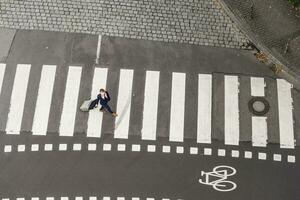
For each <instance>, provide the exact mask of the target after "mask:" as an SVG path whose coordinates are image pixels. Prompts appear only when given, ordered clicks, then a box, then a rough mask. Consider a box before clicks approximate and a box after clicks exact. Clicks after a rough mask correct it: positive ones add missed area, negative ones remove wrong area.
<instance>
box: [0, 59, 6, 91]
mask: <svg viewBox="0 0 300 200" xmlns="http://www.w3.org/2000/svg"><path fill="white" fill-rule="evenodd" d="M5 68H6V64H4V63H0V94H1V90H2V83H3V78H4V74H5Z"/></svg>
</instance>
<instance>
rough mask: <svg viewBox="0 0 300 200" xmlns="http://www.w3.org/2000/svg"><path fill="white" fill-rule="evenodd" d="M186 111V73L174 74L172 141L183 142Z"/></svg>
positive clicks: (171, 120) (171, 118)
mask: <svg viewBox="0 0 300 200" xmlns="http://www.w3.org/2000/svg"><path fill="white" fill-rule="evenodd" d="M184 109H185V73H175V72H174V73H173V74H172V96H171V116H170V135H169V136H170V138H169V140H170V141H174V142H183V138H184V133H183V131H184Z"/></svg>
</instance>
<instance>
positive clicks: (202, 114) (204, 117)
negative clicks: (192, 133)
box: [197, 74, 212, 143]
mask: <svg viewBox="0 0 300 200" xmlns="http://www.w3.org/2000/svg"><path fill="white" fill-rule="evenodd" d="M211 101H212V76H211V75H210V74H199V75H198V126H197V142H198V143H211V109H212V105H211Z"/></svg>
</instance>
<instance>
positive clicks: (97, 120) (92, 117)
mask: <svg viewBox="0 0 300 200" xmlns="http://www.w3.org/2000/svg"><path fill="white" fill-rule="evenodd" d="M107 71H108V70H107V68H95V71H94V78H93V85H92V91H91V99H92V100H93V99H96V98H97V95H98V94H99V91H100V88H103V89H105V88H106V81H107ZM100 107H101V105H98V108H95V109H93V110H90V111H89V118H88V124H87V136H88V137H100V136H101V128H102V119H103V113H102V112H100V111H99V108H100Z"/></svg>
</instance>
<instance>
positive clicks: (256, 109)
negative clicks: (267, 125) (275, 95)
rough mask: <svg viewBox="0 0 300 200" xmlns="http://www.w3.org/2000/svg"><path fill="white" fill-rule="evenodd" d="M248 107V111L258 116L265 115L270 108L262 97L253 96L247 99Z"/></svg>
mask: <svg viewBox="0 0 300 200" xmlns="http://www.w3.org/2000/svg"><path fill="white" fill-rule="evenodd" d="M248 107H249V110H250V112H252V113H253V114H254V115H258V116H262V115H265V114H266V113H267V112H268V111H269V109H270V105H269V102H268V101H267V100H266V99H265V98H263V97H253V98H252V99H251V100H250V101H249V103H248Z"/></svg>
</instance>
